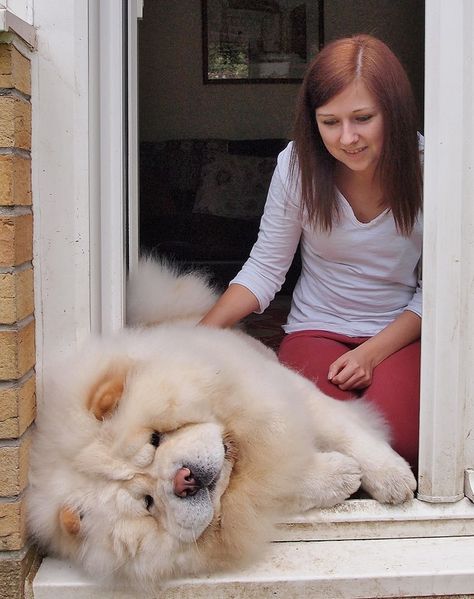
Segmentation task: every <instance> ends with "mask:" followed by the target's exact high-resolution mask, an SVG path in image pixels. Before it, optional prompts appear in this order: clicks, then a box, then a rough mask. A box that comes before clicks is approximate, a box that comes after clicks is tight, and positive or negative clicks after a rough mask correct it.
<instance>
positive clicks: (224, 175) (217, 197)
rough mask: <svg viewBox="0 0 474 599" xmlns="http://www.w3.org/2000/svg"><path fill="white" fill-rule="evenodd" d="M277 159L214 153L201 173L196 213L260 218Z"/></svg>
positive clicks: (195, 207) (195, 204)
mask: <svg viewBox="0 0 474 599" xmlns="http://www.w3.org/2000/svg"><path fill="white" fill-rule="evenodd" d="M275 164H276V158H273V157H259V156H246V155H240V154H227V153H225V152H216V153H212V154H211V155H210V156H209V162H208V163H207V164H205V165H204V166H203V168H202V171H201V181H200V184H199V188H198V190H197V193H196V201H195V203H194V208H193V212H194V213H200V214H213V215H215V216H222V217H225V218H243V219H255V218H260V216H261V215H262V212H263V207H264V204H265V199H266V196H267V191H268V186H269V184H270V180H271V177H272V174H273V170H274V168H275Z"/></svg>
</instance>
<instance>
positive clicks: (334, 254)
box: [231, 139, 422, 337]
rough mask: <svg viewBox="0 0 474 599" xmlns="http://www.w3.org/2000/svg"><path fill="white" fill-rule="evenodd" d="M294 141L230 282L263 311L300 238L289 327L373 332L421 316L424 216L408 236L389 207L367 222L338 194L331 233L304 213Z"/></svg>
mask: <svg viewBox="0 0 474 599" xmlns="http://www.w3.org/2000/svg"><path fill="white" fill-rule="evenodd" d="M421 144H422V139H421V140H420V145H421ZM291 146H292V144H291V143H290V144H289V145H288V146H287V147H286V148H285V150H283V152H281V154H280V155H279V157H278V162H277V166H276V169H275V172H274V174H273V178H272V182H271V184H270V189H269V192H268V197H267V201H266V204H265V211H264V214H263V216H262V220H261V223H260V231H259V235H258V239H257V241H256V243H255V245H254V246H253V249H252V251H251V254H250V256H249V258H248V260H247V262H246V263H245V264H244V266H243V268H242V270H241V271H240V272H239V273H238V274H237V276H236V277H235V278H234V279H233V280H232V281H231V283H238V284H239V285H243V286H244V287H246V288H247V289H249V290H250V291H251V292H252V293H253V294H254V295H255V296H256V298H257V299H258V302H259V305H260V311H259V312H263V311H264V310H265V309H266V307H267V306H268V305H269V303H270V302H271V300H272V299H273V298H274V296H275V294H276V293H277V292H278V291H279V290H280V288H281V286H282V284H283V282H284V280H285V276H286V273H287V271H288V269H289V267H290V265H291V261H292V259H293V256H294V253H295V251H296V248H297V246H298V242H300V241H301V246H300V247H301V262H302V269H301V274H300V277H299V279H298V282H297V284H296V286H295V289H294V292H293V298H292V304H291V310H290V313H289V315H288V321H287V324H286V325H285V326H284V327H283V328H284V330H285V332H287V333H292V332H295V331H302V330H326V331H331V332H336V333H341V334H345V335H349V336H354V337H359V336H373V335H375V334H376V333H378V332H379V331H381V330H382V329H383V328H385V327H386V326H387V325H388V324H390V323H391V322H392V321H393V320H394V319H395V318H396V317H397V316H398V315H399V314H401V313H402V312H403V311H404V310H411V311H412V312H415V313H416V314H418V315H419V316H421V308H422V291H421V281H419V280H418V266H419V263H420V258H421V251H422V223H421V217H420V218H419V219H418V220H417V222H416V223H415V226H414V227H413V231H412V233H411V235H410V236H409V237H404V236H403V235H400V234H399V233H398V231H397V228H396V225H395V221H394V219H393V216H392V213H391V211H390V209H387V210H385V211H384V212H382V213H381V214H380V215H379V216H377V217H376V218H375V219H373V220H372V221H370V222H368V223H362V222H360V221H359V220H357V218H356V217H355V215H354V212H353V210H352V208H351V206H350V204H349V203H348V202H347V200H346V199H345V198H344V196H343V195H342V194H341V193H340V192H339V191H337V201H338V202H339V208H340V218H339V219H337V218H335V219H334V221H335V222H333V227H332V230H331V231H330V232H329V233H328V232H323V231H320V230H317V229H314V228H313V227H312V226H311V225H310V224H309V223H308V222H307V219H306V218H304V217H303V218H302V217H301V212H300V204H299V202H300V193H299V191H298V185H297V184H296V185H293V186H290V183H289V162H290V154H291Z"/></svg>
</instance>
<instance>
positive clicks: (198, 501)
mask: <svg viewBox="0 0 474 599" xmlns="http://www.w3.org/2000/svg"><path fill="white" fill-rule="evenodd" d="M191 331H192V333H191ZM131 335H132V334H131V333H130V334H128V333H127V338H126V346H127V352H125V351H122V350H121V349H120V348H118V349H116V347H115V345H113V344H109V345H105V343H106V342H105V341H103V342H102V343H103V345H102V346H100V347H99V350H98V351H97V353H95V354H92V353H91V351H89V353H88V354H87V356H86V358H87V359H85V358H81V360H80V361H79V360H76V361H75V362H74V363H73V367H72V368H71V372H73V373H76V371H79V372H78V373H77V374H74V376H72V375H71V373H70V372H68V373H66V374H65V375H64V376H61V377H59V376H58V375H56V379H58V378H59V379H60V382H61V386H62V387H63V388H62V389H59V390H56V391H55V392H54V394H53V395H54V397H50V398H49V401H48V403H47V405H45V406H44V407H42V408H41V409H40V413H39V418H38V434H37V437H36V439H35V444H34V448H33V452H32V468H31V478H30V481H31V485H30V487H31V488H30V492H29V504H30V505H29V517H30V523H31V526H30V529H31V531H32V532H33V534H34V536H35V537H36V538H37V539H38V540H39V541H40V543H41V544H42V545H43V546H45V547H46V549H47V550H48V551H51V550H52V551H54V552H55V553H56V554H59V555H61V556H67V557H70V558H72V559H74V560H75V561H77V562H79V563H80V564H82V565H83V566H85V568H86V570H87V571H88V572H90V573H92V574H93V575H95V576H98V577H100V578H102V577H104V576H105V575H107V574H109V575H111V576H113V578H116V577H117V575H118V574H120V573H122V574H123V575H124V576H125V578H127V579H129V580H134V581H138V582H140V583H142V584H143V583H144V584H148V583H149V584H152V583H156V582H157V581H159V580H161V579H164V578H167V577H171V576H177V575H183V574H188V573H193V574H194V573H198V572H203V571H206V572H211V571H216V570H218V569H222V568H228V567H232V566H235V565H236V564H240V563H242V561H245V560H249V561H250V560H252V559H254V558H255V556H256V554H258V553H260V552H261V551H262V545H263V541H264V540H267V539H268V538H269V537H270V535H271V533H272V530H273V528H272V525H273V523H274V522H275V519H276V518H277V517H278V516H279V515H280V514H281V511H280V510H281V500H282V498H284V497H285V496H288V494H289V493H291V489H293V488H294V486H295V484H296V481H297V480H298V478H299V476H300V473H301V472H303V471H304V468H305V464H306V462H305V460H306V459H307V458H306V456H307V455H308V454H309V451H310V448H311V443H312V441H311V440H310V433H309V429H308V433H307V436H305V434H306V433H305V430H306V429H305V426H306V424H305V422H306V420H307V419H306V418H305V414H306V412H304V411H303V412H301V413H300V411H299V409H298V404H297V403H294V402H291V403H290V400H291V399H292V398H293V396H294V389H293V387H291V386H289V387H287V386H286V385H287V384H288V380H287V379H288V376H287V375H285V373H284V371H283V369H282V368H281V367H280V366H278V365H275V362H274V360H273V359H272V360H269V359H268V358H266V357H265V352H264V353H263V354H262V353H261V352H260V350H258V351H257V350H254V349H253V346H252V345H251V344H248V343H247V342H246V341H245V340H244V339H240V337H239V336H235V334H233V335H234V336H233V337H232V343H230V342H229V341H230V339H229V338H228V335H231V333H230V332H226V331H206V330H204V327H202V330H199V331H198V330H195V329H191V328H189V329H185V328H183V329H180V328H178V327H173V328H172V329H171V328H170V329H169V330H168V329H167V328H163V329H161V327H160V330H159V331H158V330H157V331H156V332H154V331H150V332H146V333H136V336H134V337H132V336H131ZM143 335H145V338H143ZM180 335H182V336H180ZM130 347H132V349H133V351H131V350H128V348H130ZM104 348H105V349H104ZM142 348H143V350H142ZM117 355H119V358H118V357H117ZM120 356H122V357H121V358H120ZM123 356H125V358H123ZM79 362H80V364H81V369H80V370H79V369H78V368H77V367H76V368H74V367H75V366H76V364H77V363H79ZM85 381H86V382H87V384H86V383H85ZM68 384H69V385H70V388H69V389H66V387H67V385H68ZM55 398H58V399H57V401H56V400H55ZM56 406H57V411H58V414H59V416H58V414H55V407H56ZM74 406H75V407H74ZM290 440H291V449H289V442H290Z"/></svg>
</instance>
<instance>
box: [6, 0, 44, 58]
mask: <svg viewBox="0 0 474 599" xmlns="http://www.w3.org/2000/svg"><path fill="white" fill-rule="evenodd" d="M13 34H15V35H17V36H18V37H20V38H21V39H22V40H23V41H24V42H25V43H26V44H27V45H28V46H29V48H30V49H34V48H35V47H36V32H35V28H34V27H33V25H31V24H30V23H27V22H26V21H23V19H20V18H19V17H17V16H16V15H14V14H13V13H12V12H10V11H9V10H8V8H0V40H2V38H4V37H5V36H12V35H13ZM6 41H10V40H9V39H7V40H6Z"/></svg>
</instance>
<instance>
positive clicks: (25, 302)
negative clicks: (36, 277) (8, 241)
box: [0, 268, 34, 324]
mask: <svg viewBox="0 0 474 599" xmlns="http://www.w3.org/2000/svg"><path fill="white" fill-rule="evenodd" d="M33 309H34V296H33V269H32V268H28V269H26V270H22V271H19V272H9V273H0V323H1V324H13V323H14V322H16V321H17V320H22V319H23V318H26V317H27V316H28V315H29V314H32V313H33Z"/></svg>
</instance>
